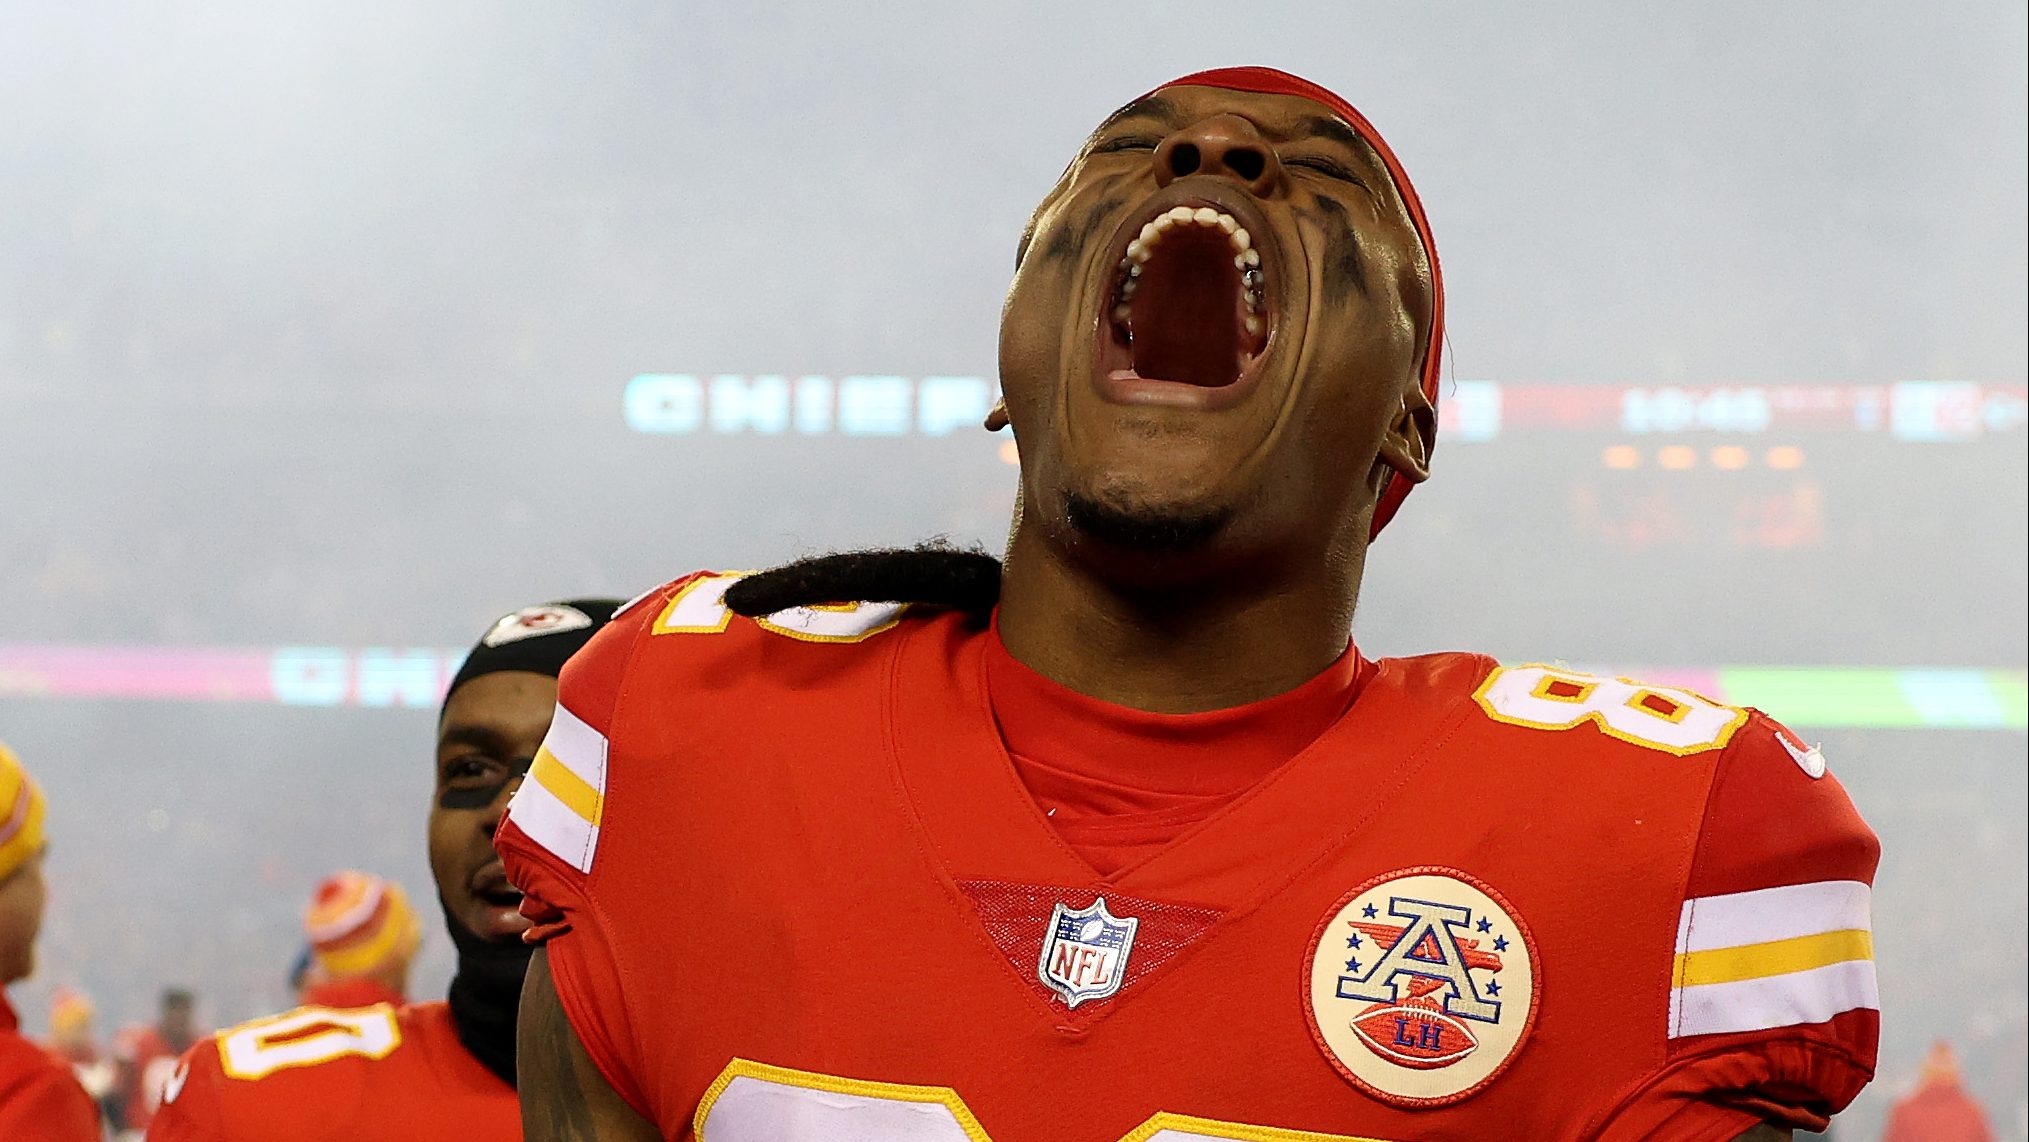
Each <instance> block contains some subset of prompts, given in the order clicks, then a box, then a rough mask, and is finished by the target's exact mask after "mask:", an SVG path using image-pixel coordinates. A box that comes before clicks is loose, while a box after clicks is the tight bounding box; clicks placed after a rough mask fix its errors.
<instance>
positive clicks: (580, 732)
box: [542, 702, 606, 797]
mask: <svg viewBox="0 0 2029 1142" xmlns="http://www.w3.org/2000/svg"><path fill="white" fill-rule="evenodd" d="M542 744H543V748H545V749H547V750H549V751H550V755H551V756H552V757H554V758H556V759H557V760H558V761H560V762H562V763H563V766H564V768H565V769H568V770H570V771H571V772H572V773H575V774H577V775H578V777H579V779H580V780H582V781H583V782H584V783H585V784H587V785H589V786H591V787H592V789H593V790H594V791H595V792H597V793H598V794H599V796H601V797H604V796H605V795H606V735H604V734H602V733H600V732H599V731H597V730H595V729H593V728H592V727H591V726H590V725H588V724H586V722H585V721H584V719H582V718H580V717H578V716H577V715H576V714H573V713H571V712H570V711H569V710H566V709H564V707H563V704H562V703H561V702H559V703H558V704H557V711H556V714H555V715H554V716H553V717H552V718H551V719H550V732H549V734H548V735H547V736H546V737H544V738H543V739H542Z"/></svg>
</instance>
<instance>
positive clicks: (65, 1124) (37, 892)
mask: <svg viewBox="0 0 2029 1142" xmlns="http://www.w3.org/2000/svg"><path fill="white" fill-rule="evenodd" d="M46 812H47V807H46V805H45V803H44V801H43V797H42V790H41V789H40V788H39V787H38V786H37V785H36V784H35V780H34V779H33V778H31V777H29V775H28V770H27V769H25V768H23V766H22V764H21V761H20V759H19V758H16V757H15V756H14V754H13V753H12V752H10V751H9V750H8V748H7V747H6V746H5V745H0V988H4V987H6V986H7V985H9V984H12V983H14V982H15V981H16V980H22V979H26V978H28V977H29V976H30V975H32V974H34V972H35V937H36V934H37V933H38V932H40V931H41V930H42V909H43V903H44V900H45V897H46V892H45V889H44V887H43V881H42V856H43V852H44V849H45V838H44V836H43V816H44V814H45V813H46ZM0 1138H5V1139H15V1138H21V1139H30V1138H32V1139H35V1140H36V1142H98V1138H99V1109H98V1107H97V1106H96V1105H94V1104H93V1103H92V1099H91V1096H90V1095H88V1094H86V1093H85V1089H84V1088H83V1087H82V1086H79V1085H78V1080H77V1076H75V1075H73V1074H72V1073H71V1069H70V1067H69V1066H68V1065H66V1064H65V1063H64V1062H62V1061H61V1060H59V1059H56V1058H54V1057H52V1056H51V1055H50V1053H49V1052H47V1051H45V1050H43V1049H42V1048H41V1047H38V1046H36V1045H35V1044H34V1043H31V1042H29V1041H28V1040H27V1039H26V1038H24V1037H23V1036H22V1034H21V1024H20V1021H19V1020H18V1019H16V1018H15V1015H14V1008H13V1006H12V1005H11V1004H9V1003H8V1002H7V995H6V993H5V992H4V991H0Z"/></svg>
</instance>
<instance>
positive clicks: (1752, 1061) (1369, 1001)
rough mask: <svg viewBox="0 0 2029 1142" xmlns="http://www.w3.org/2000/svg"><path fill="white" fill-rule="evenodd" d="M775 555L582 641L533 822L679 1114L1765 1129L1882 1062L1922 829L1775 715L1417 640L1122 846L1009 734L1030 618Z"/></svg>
mask: <svg viewBox="0 0 2029 1142" xmlns="http://www.w3.org/2000/svg"><path fill="white" fill-rule="evenodd" d="M732 579H733V577H731V576H723V575H699V576H692V577H690V578H687V579H684V580H679V581H677V582H676V583H672V584H670V585H669V586H667V587H665V588H663V589H661V590H659V591H656V592H652V593H651V594H650V595H648V596H646V597H644V599H643V600H641V601H639V602H637V603H636V604H635V605H634V606H633V607H631V608H630V609H628V610H625V611H623V612H622V614H621V615H619V616H618V617H616V619H615V620H614V621H613V623H612V624H610V625H609V626H608V627H606V628H605V629H604V630H602V631H601V632H600V633H599V635H598V636H597V637H596V638H595V639H594V640H593V641H592V643H591V644H590V645H589V646H587V647H586V649H585V650H584V651H582V652H580V653H579V655H578V656H577V657H575V658H574V659H573V660H572V661H571V663H570V665H569V666H568V667H566V669H565V671H564V674H563V677H562V681H561V690H560V704H559V708H558V710H557V713H556V718H555V721H554V722H553V723H552V726H551V729H550V733H549V737H548V739H547V740H546V742H545V744H544V747H543V749H542V751H541V752H540V753H539V754H538V756H537V758H536V761H535V763H534V765H533V766H532V767H531V769H530V774H529V780H527V781H526V782H524V783H523V785H522V787H521V789H520V791H519V792H518V794H517V795H516V797H515V800H514V802H513V805H512V808H511V809H510V812H509V820H508V822H507V823H506V825H505V826H504V827H503V828H502V830H501V832H500V834H499V838H498V843H499V846H500V849H501V852H502V854H503V856H504V857H505V859H506V862H507V867H508V870H509V873H510V875H511V876H512V877H513V879H514V880H515V882H516V883H517V884H518V885H519V886H520V887H521V888H522V889H523V890H524V891H525V892H526V893H528V898H527V899H526V901H525V902H524V910H525V911H526V912H527V913H528V914H529V915H530V916H531V917H532V918H533V919H534V920H536V921H537V924H538V928H537V930H536V932H535V933H534V934H533V935H534V937H535V938H538V939H545V940H546V941H547V949H548V956H549V963H550V970H551V973H552V975H553V977H554V979H555V981H556V988H557V992H558V995H559V997H560V999H561V1001H562V1005H563V1007H564V1010H565V1012H566V1013H567V1015H568V1016H569V1018H570V1020H571V1023H572V1026H573V1027H574V1028H575V1029H576V1031H577V1033H578V1035H579V1037H580V1038H581V1039H582V1040H583V1042H584V1044H585V1046H586V1048H587V1050H588V1051H589V1052H590V1053H591V1056H592V1058H593V1059H594V1060H595V1061H596V1062H597V1064H598V1066H599V1067H600V1069H601V1071H602V1072H603V1073H604V1074H605V1076H606V1077H607V1079H608V1081H609V1082H610V1083H611V1084H612V1085H613V1087H614V1088H615V1090H617V1091H618V1092H619V1093H620V1094H621V1096H622V1097H623V1098H625V1099H627V1101H628V1102H630V1103H631V1104H632V1105H633V1106H635V1107H636V1109H638V1110H639V1111H640V1112H641V1113H642V1114H643V1115H644V1116H646V1117H647V1118H649V1119H650V1120H652V1121H654V1122H655V1123H657V1124H658V1125H659V1126H660V1127H661V1129H662V1130H663V1131H664V1133H665V1135H666V1136H669V1137H673V1138H688V1137H702V1138H706V1139H709V1140H710V1142H750V1140H760V1139H769V1140H772V1142H806V1140H808V1142H815V1140H817V1139H824V1140H826V1142H875V1140H881V1142H932V1140H935V1142H947V1140H949V1142H959V1140H968V1139H969V1140H972V1142H978V1140H980V1139H991V1140H992V1142H1045V1140H1048V1142H1059V1140H1084V1139H1089V1140H1094V1142H1116V1140H1135V1142H1138V1140H1141V1139H1151V1138H1160V1139H1164V1140H1166V1142H1167V1140H1182V1139H1240V1138H1246V1139H1296V1138H1302V1139H1306V1140H1310V1142H1317V1140H1320V1139H1326V1140H1328V1139H1334V1138H1339V1139H1388V1140H1407V1139H1418V1140H1441V1139H1461V1140H1463V1139H1474V1140H1476V1142H1477V1140H1484V1139H1487V1138H1523V1137H1526V1138H1531V1139H1543V1140H1553V1139H1616V1140H1618V1139H1636V1138H1663V1139H1682V1140H1703V1139H1728V1138H1732V1137H1734V1136H1736V1135H1738V1134H1739V1133H1741V1132H1743V1131H1744V1130H1746V1129H1748V1128H1750V1127H1752V1126H1753V1125H1755V1124H1756V1123H1758V1122H1760V1121H1763V1120H1770V1119H1772V1120H1775V1121H1779V1122H1788V1123H1795V1124H1798V1125H1805V1126H1814V1125H1820V1124H1822V1123H1823V1122H1824V1119H1825V1116H1826V1115H1827V1114H1829V1113H1831V1112H1833V1111H1835V1110H1837V1109H1838V1108H1841V1107H1843V1106H1844V1105H1845V1104H1846V1103H1847V1102H1848V1101H1850V1100H1851V1099H1852V1097H1853V1096H1854V1094H1855V1093H1856V1092H1857V1091H1858V1090H1859V1089H1860V1087H1861V1086H1862V1085H1864V1083H1865V1082H1866V1081H1867V1079H1868V1077H1869V1076H1870V1075H1871V1073H1872V1068H1873V1063H1874V1050H1875V1039H1876V1034H1877V1011H1876V1008H1877V1006H1878V1004H1877V1000H1876V997H1875V991H1874V974H1873V964H1872V951H1871V942H1870V936H1869V923H1868V899H1869V891H1870V890H1869V884H1870V882H1871V879H1872V876H1873V872H1874V867H1875V863H1876V860H1877V856H1878V847H1877V844H1876V842H1875V839H1874V836H1873V834H1872V833H1871V832H1870V831H1869V830H1868V829H1867V827H1866V825H1865V824H1864V823H1862V821H1861V820H1860V818H1859V817H1858V816H1857V814H1856V813H1855V812H1854V810H1853V807H1852V805H1851V803H1850V802H1849V801H1848V799H1847V797H1846V795H1845V792H1844V791H1843V790H1842V789H1841V788H1840V786H1839V784H1838V783H1837V781H1836V780H1835V779H1834V778H1832V777H1830V776H1827V775H1826V774H1825V772H1824V767H1823V759H1822V757H1821V756H1819V755H1818V754H1817V752H1816V751H1815V750H1812V749H1807V748H1806V747H1805V746H1804V745H1803V743H1801V742H1800V741H1799V740H1798V739H1796V737H1795V735H1793V734H1790V733H1788V732H1787V731H1785V730H1784V729H1782V727H1780V726H1779V725H1777V724H1776V723H1774V722H1772V721H1770V720H1769V719H1767V718H1766V717H1764V716H1762V715H1760V714H1758V713H1756V712H1754V711H1751V710H1742V709H1735V708H1732V707H1727V706H1723V705H1719V704H1716V703H1713V702H1711V701H1708V700H1707V699H1705V698H1703V697H1701V696H1699V695H1696V694H1693V693H1691V692H1688V691H1684V690H1680V689H1675V688H1671V687H1663V686H1643V685H1641V684H1638V683H1632V682H1628V681H1625V680H1620V679H1612V678H1602V677H1595V676H1591V675H1585V674H1578V673H1574V672H1571V671H1567V670H1562V669H1559V668H1552V667H1545V666H1521V667H1506V668H1504V667H1501V666H1499V665H1498V664H1496V663H1494V662H1493V661H1491V660H1489V659H1486V658H1483V657H1479V656H1474V655H1465V654H1443V655H1432V656H1427V657H1422V658H1414V659H1392V660H1391V659H1384V660H1381V661H1379V662H1377V663H1374V664H1372V667H1371V674H1370V675H1369V676H1368V677H1367V678H1366V680H1365V681H1364V683H1363V685H1362V686H1361V688H1360V690H1359V693H1358V695H1357V698H1356V699H1355V700H1354V701H1353V702H1352V703H1351V705H1350V707H1349V708H1348V709H1347V710H1346V712H1345V713H1344V714H1343V716H1341V717H1339V718H1338V720H1337V721H1336V722H1334V723H1333V724H1332V725H1331V726H1329V727H1328V728H1327V729H1326V730H1325V731H1324V732H1323V733H1322V734H1321V735H1320V736H1318V737H1317V738H1316V740H1314V741H1312V742H1311V743H1310V745H1309V746H1308V747H1306V748H1304V749H1303V750H1302V752H1301V753H1299V754H1298V755H1297V756H1296V757H1295V758H1293V759H1292V760H1290V761H1289V762H1288V763H1286V764H1284V765H1282V766H1281V767H1280V768H1278V769H1276V770H1274V771H1273V772H1272V773H1270V774H1269V775H1268V776H1267V777H1265V778H1264V779H1262V780H1261V781H1260V782H1259V783H1258V784H1256V785H1255V786H1254V787H1252V788H1251V789H1249V790H1247V791H1246V792H1245V793H1243V794H1241V795H1240V796H1239V797H1237V798H1235V799H1234V800H1233V801H1232V802H1231V803H1229V804H1227V805H1225V806H1224V807H1223V808H1221V809H1219V810H1218V811H1217V812H1215V813H1214V814H1212V815H1211V816H1210V817H1208V818H1207V819H1205V820H1203V821H1201V822H1199V823H1197V824H1195V825H1192V826H1191V827H1189V828H1188V829H1186V830H1185V831H1184V832H1183V833H1181V834H1180V835H1178V836H1176V837H1175V838H1174V839H1173V840H1171V841H1170V842H1169V843H1167V844H1164V845H1162V846H1160V847H1159V848H1156V849H1155V850H1154V851H1152V852H1150V853H1148V854H1147V855H1145V856H1141V857H1139V858H1137V859H1135V860H1133V861H1132V863H1130V864H1128V865H1126V866H1125V867H1122V868H1119V869H1116V870H1113V871H1112V872H1111V873H1110V874H1107V875H1101V874H1100V873H1098V872H1097V871H1096V870H1094V869H1093V868H1092V867H1091V866H1090V865H1088V864H1087V863H1086V862H1085V861H1083V860H1082V859H1080V858H1079V856H1078V855H1077V854H1076V852H1074V851H1073V850H1072V849H1070V848H1069V847H1067V846H1066V845H1065V844H1064V843H1063V842H1062V840H1061V839H1060V838H1059V837H1058V836H1057V834H1056V833H1055V832H1054V831H1053V830H1052V829H1051V828H1050V825H1049V822H1048V821H1047V820H1046V819H1045V818H1044V817H1043V815H1042V813H1041V811H1039V810H1038V809H1037V807H1036V804H1035V801H1034V799H1033V798H1032V797H1031V796H1030V794H1029V792H1028V791H1027V790H1026V789H1025V788H1023V786H1022V785H1021V783H1020V781H1019V779H1018V778H1017V776H1016V774H1015V771H1014V769H1013V767H1012V766H1011V764H1010V762H1009V759H1008V756H1007V754H1006V751H1005V749H1004V747H1003V745H1002V739H1001V736H1000V734H999V732H998V731H997V729H996V726H995V724H994V720H993V713H992V703H991V701H990V698H989V695H988V693H987V691H986V686H987V683H986V676H987V672H986V670H985V655H984V651H985V648H986V646H987V642H986V640H988V639H991V638H993V637H994V636H993V635H992V633H991V632H990V631H986V630H982V629H979V628H977V627H974V626H970V625H968V624H967V623H966V621H965V620H964V619H963V618H961V617H960V616H957V615H954V614H949V613H939V612H929V613H922V612H918V611H905V610H904V609H903V608H900V607H897V606H893V605H885V604H883V605H869V604H861V605H858V606H855V607H840V608H798V609H795V610H791V611H785V612H781V613H779V614H776V615H772V616H769V617H768V618H766V619H762V620H749V619H745V618H738V617H734V616H732V615H731V614H729V613H728V612H727V611H726V609H725V608H724V606H723V605H722V603H721V602H720V596H721V595H722V594H723V592H724V590H725V587H726V586H727V585H728V584H729V583H730V582H731V581H732ZM1160 761H1161V759H1160V758H1151V759H1148V763H1149V765H1150V766H1151V767H1153V766H1158V765H1159V764H1160Z"/></svg>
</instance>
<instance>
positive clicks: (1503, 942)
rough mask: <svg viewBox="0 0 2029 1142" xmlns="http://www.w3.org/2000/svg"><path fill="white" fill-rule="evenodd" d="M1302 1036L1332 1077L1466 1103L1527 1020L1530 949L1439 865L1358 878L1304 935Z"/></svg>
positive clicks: (1487, 896)
mask: <svg viewBox="0 0 2029 1142" xmlns="http://www.w3.org/2000/svg"><path fill="white" fill-rule="evenodd" d="M1306 969H1307V971H1308V975H1307V978H1306V980H1305V986H1306V991H1305V998H1306V999H1307V1001H1308V1002H1307V1003H1306V1004H1305V1006H1306V1008H1307V1010H1308V1014H1309V1016H1310V1026H1311V1034H1312V1036H1313V1037H1314V1038H1315V1039H1316V1040H1317V1044H1318V1047H1319V1048H1320V1049H1321V1050H1323V1051H1324V1054H1325V1057H1326V1058H1327V1059H1329V1060H1330V1061H1331V1063H1332V1065H1333V1066H1334V1067H1336V1068H1337V1069H1338V1071H1339V1073H1340V1074H1342V1075H1344V1076H1345V1077H1346V1078H1347V1079H1349V1080H1351V1081H1352V1082H1353V1084H1354V1085H1355V1086H1358V1087H1359V1088H1360V1089H1361V1090H1364V1091H1366V1092H1367V1093H1368V1094H1371V1095H1373V1096H1374V1097H1376V1098H1378V1099H1381V1100H1382V1101H1384V1102H1389V1103H1393V1104H1395V1105H1397V1106H1409V1107H1416V1106H1441V1105H1444V1104H1446V1103H1452V1102H1457V1101H1459V1100H1460V1099H1465V1098H1470V1097H1471V1096H1472V1095H1473V1094H1475V1093H1477V1092H1478V1091H1479V1090H1480V1089H1481V1088H1482V1087H1484V1086H1485V1085H1486V1084H1487V1083H1489V1082H1492V1081H1493V1079H1494V1077H1495V1076H1496V1075H1498V1074H1500V1072H1501V1071H1502V1070H1503V1069H1505V1068H1506V1067H1507V1065H1508V1063H1509V1062H1510V1061H1512V1060H1513V1059H1514V1057H1515V1055H1516V1054H1517V1053H1518V1052H1519V1051H1520V1050H1521V1047H1522V1043H1523V1041H1524V1040H1525V1039H1527V1038H1528V1034H1529V1028H1530V1027H1531V1026H1532V1025H1533V1024H1534V1022H1535V1015H1536V1006H1537V994H1536V990H1537V989H1536V964H1535V944H1534V942H1533V940H1532V939H1531V938H1530V936H1529V931H1528V929H1527V928H1526V927H1524V926H1523V925H1522V922H1521V918H1520V917H1519V916H1517V915H1516V914H1515V912H1514V910H1513V909H1511V908H1510V907H1509V906H1508V905H1507V902H1506V901H1505V900H1504V899H1503V898H1502V897H1501V896H1500V894H1499V893H1497V892H1495V891H1494V890H1493V889H1492V888H1491V887H1489V886H1487V885H1486V884H1484V883H1482V882H1480V881H1479V880H1477V879H1475V878H1473V877H1471V876H1469V875H1467V874H1466V873H1463V872H1459V871H1458V870H1456V869H1449V868H1435V867H1425V868H1410V869H1402V870H1400V871H1397V872H1392V873H1388V874H1387V875H1385V876H1381V877H1377V878H1376V879H1374V880H1371V881H1368V882H1367V883H1366V884H1363V885H1361V886H1360V887H1359V888H1356V889H1354V890H1353V891H1352V892H1351V893H1350V894H1349V895H1347V896H1346V897H1345V898H1343V899H1342V900H1340V901H1339V902H1338V904H1336V905H1334V906H1333V908H1332V910H1331V912H1330V913H1329V914H1327V915H1326V917H1325V919H1324V922H1323V923H1322V924H1321V925H1319V927H1318V930H1317V934H1316V936H1315V937H1314V938H1313V945H1312V948H1311V956H1310V962H1309V964H1307V965H1306Z"/></svg>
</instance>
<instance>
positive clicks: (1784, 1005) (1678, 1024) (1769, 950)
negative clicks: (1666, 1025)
mask: <svg viewBox="0 0 2029 1142" xmlns="http://www.w3.org/2000/svg"><path fill="white" fill-rule="evenodd" d="M1872 895H1873V894H1872V891H1871V890H1870V889H1869V888H1868V887H1867V886H1866V885H1865V884H1862V883H1860V882H1858V881H1853V880H1823V881H1816V882H1813V883H1810V884H1791V885H1784V886H1782V887H1779V888H1764V889H1759V890H1757V891H1754V892H1734V893H1727V894H1725V895H1721V896H1701V897H1696V898H1694V899H1691V900H1686V901H1684V910H1683V912H1682V914H1681V915H1680V917H1679V919H1678V922H1677V955H1676V959H1675V962H1674V964H1673V966H1672V972H1671V979H1670V982H1671V987H1670V1037H1671V1038H1673V1039H1674V1038H1681V1037H1684V1036H1688V1035H1716V1034H1721V1033H1726V1032H1736V1031H1765V1030H1771V1029H1773V1028H1777V1027H1793V1026H1799V1025H1803V1024H1809V1023H1822V1022H1824V1021H1825V1020H1827V1019H1830V1018H1832V1017H1833V1016H1834V1015H1838V1014H1839V1013H1841V1012H1845V1011H1852V1010H1855V1009H1858V1008H1874V1009H1877V1010H1878V1009H1879V1007H1880V999H1879V997H1878V996H1877V994H1876V991H1875V984H1874V937H1873V932H1872V925H1871V920H1870V917H1869V912H1870V910H1871V903H1870V902H1871V899H1872Z"/></svg>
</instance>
